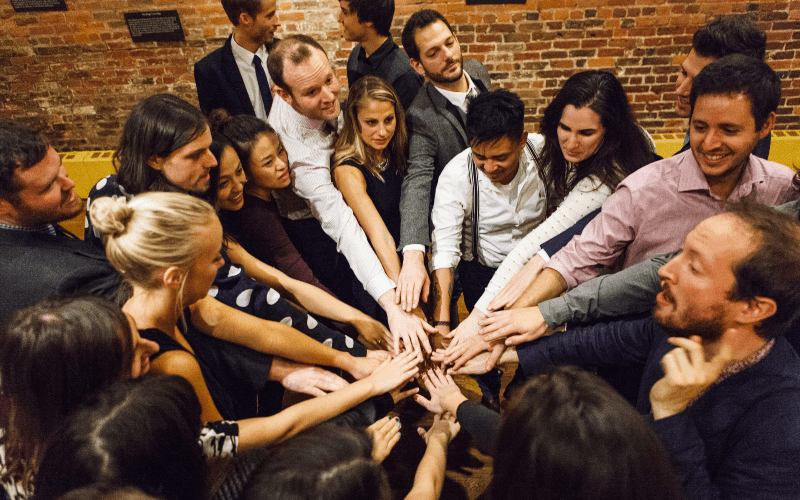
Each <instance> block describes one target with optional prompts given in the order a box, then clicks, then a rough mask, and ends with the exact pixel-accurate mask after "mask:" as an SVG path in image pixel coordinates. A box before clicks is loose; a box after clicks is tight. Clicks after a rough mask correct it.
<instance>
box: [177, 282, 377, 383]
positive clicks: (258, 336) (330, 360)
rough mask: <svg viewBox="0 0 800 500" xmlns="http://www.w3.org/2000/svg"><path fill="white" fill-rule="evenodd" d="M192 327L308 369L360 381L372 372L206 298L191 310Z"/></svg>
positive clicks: (360, 362)
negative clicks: (322, 369)
mask: <svg viewBox="0 0 800 500" xmlns="http://www.w3.org/2000/svg"><path fill="white" fill-rule="evenodd" d="M190 309H191V311H192V324H193V325H194V326H195V327H197V329H198V330H200V331H201V332H203V333H205V334H207V335H211V336H213V337H217V338H220V339H223V340H227V341H228V342H233V343H236V344H240V345H243V346H245V347H249V348H250V349H253V350H255V351H259V352H263V353H265V354H272V355H275V356H280V357H282V358H286V359H290V360H293V361H297V362H300V363H306V364H309V365H322V366H333V367H335V368H339V369H342V370H345V371H347V372H349V373H350V374H352V375H353V376H354V377H356V378H358V379H361V378H364V377H366V376H367V375H369V374H370V373H371V372H372V369H373V368H374V366H373V363H372V360H370V359H368V358H356V357H354V356H352V355H350V354H349V353H346V352H339V351H337V350H335V349H332V348H330V347H328V346H326V345H323V344H321V343H319V342H317V341H315V340H313V339H311V338H310V337H308V336H306V335H303V334H302V333H300V332H299V331H297V330H295V329H294V328H292V327H289V326H286V325H284V324H281V323H276V322H274V321H266V320H263V319H259V318H256V317H254V316H251V315H249V314H247V313H244V312H242V311H239V310H237V309H234V308H232V307H228V306H226V305H224V304H222V303H220V302H219V301H217V300H216V299H214V298H212V297H209V296H206V297H204V298H202V299H200V300H199V301H197V302H195V303H194V304H192V305H191V306H190Z"/></svg>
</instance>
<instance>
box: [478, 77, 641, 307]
mask: <svg viewBox="0 0 800 500" xmlns="http://www.w3.org/2000/svg"><path fill="white" fill-rule="evenodd" d="M541 134H542V135H543V136H544V138H545V142H544V146H543V147H542V150H541V151H540V153H539V162H538V169H539V176H540V177H541V179H542V181H543V182H544V186H545V192H546V207H547V215H548V217H547V219H546V220H545V221H544V222H543V223H542V224H540V225H539V226H538V227H537V228H536V229H535V230H534V231H532V232H531V233H529V234H528V236H526V237H525V238H524V239H523V240H522V241H521V242H520V243H519V245H517V246H516V247H515V248H514V250H513V251H512V252H511V253H510V254H508V256H507V257H506V258H505V260H504V261H503V264H502V265H501V266H500V268H499V269H498V270H497V271H496V272H495V275H494V277H493V278H492V280H491V282H490V283H489V285H488V286H487V287H486V292H485V293H484V294H483V296H482V297H481V299H480V300H479V301H478V307H481V309H485V308H486V307H487V306H488V304H489V302H490V301H491V302H492V305H491V306H490V309H493V310H495V309H502V308H503V307H504V306H506V305H510V304H512V303H514V301H515V300H516V299H517V298H518V297H519V295H520V294H521V293H522V291H524V290H525V288H527V286H528V285H529V284H530V282H531V281H532V280H533V278H535V276H536V272H538V269H539V268H538V266H536V265H535V263H532V264H531V266H528V267H526V266H525V265H526V263H528V262H529V261H530V260H531V257H533V256H534V255H536V253H537V252H538V251H539V250H540V249H541V244H542V243H544V242H545V241H547V240H548V239H550V238H552V237H553V236H556V235H557V234H559V233H561V232H562V231H564V230H565V229H567V228H569V227H571V226H572V225H574V224H575V223H576V222H578V221H579V220H580V219H581V218H583V217H584V216H586V215H588V214H589V213H591V212H592V211H594V210H597V209H599V208H600V206H601V205H602V204H603V202H604V201H605V199H606V198H608V197H609V196H610V195H611V193H613V192H614V189H615V188H616V186H617V184H619V183H620V181H622V180H623V179H624V178H625V177H627V176H628V175H630V174H631V173H633V172H635V171H636V170H638V169H639V168H641V167H643V166H644V165H647V164H648V163H651V162H652V161H654V160H655V159H656V156H655V146H654V144H653V143H652V139H650V137H649V135H648V134H647V132H645V131H644V129H642V128H641V127H640V126H639V125H638V124H637V123H636V118H635V117H634V115H633V111H632V110H631V107H630V104H628V96H627V95H626V94H625V90H624V89H623V88H622V85H621V84H620V83H619V80H617V79H616V77H615V76H614V75H612V74H611V73H608V72H605V71H585V72H582V73H577V74H575V75H573V76H572V77H570V78H569V79H568V80H567V81H566V83H565V84H564V86H563V87H562V88H561V90H560V91H559V92H558V94H556V96H555V98H553V101H552V102H551V103H550V104H549V105H548V106H547V108H546V109H545V111H544V116H543V117H542V122H541ZM495 296H498V297H497V299H495ZM492 299H495V300H492Z"/></svg>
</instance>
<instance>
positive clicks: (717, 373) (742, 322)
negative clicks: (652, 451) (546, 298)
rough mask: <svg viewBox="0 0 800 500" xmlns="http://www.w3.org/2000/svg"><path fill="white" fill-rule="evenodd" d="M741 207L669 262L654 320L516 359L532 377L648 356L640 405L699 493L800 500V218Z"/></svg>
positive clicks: (601, 329) (707, 226)
mask: <svg viewBox="0 0 800 500" xmlns="http://www.w3.org/2000/svg"><path fill="white" fill-rule="evenodd" d="M729 208H730V211H729V212H728V213H725V214H721V215H717V216H714V217H711V218H709V219H707V220H705V221H703V222H702V223H700V224H699V225H698V226H697V227H696V228H695V229H694V230H693V231H692V232H691V233H689V235H688V236H687V238H686V243H685V245H684V247H683V250H682V251H681V253H680V254H679V255H678V256H677V257H675V258H674V259H672V260H670V261H669V262H668V263H667V264H665V265H664V266H663V267H662V268H661V269H660V270H659V276H660V278H661V288H662V291H661V292H660V293H659V294H658V295H657V297H656V306H655V307H654V309H653V315H652V318H650V317H648V318H644V319H640V320H635V321H619V322H615V323H608V324H597V325H594V326H589V327H580V328H576V329H570V330H568V331H566V332H564V333H561V334H555V335H552V336H549V337H545V338H541V339H537V340H534V341H531V342H527V343H523V344H520V345H519V346H517V350H516V356H513V355H511V356H508V358H510V359H512V360H513V358H514V357H517V358H518V361H519V363H520V367H521V368H522V369H523V370H524V372H525V375H526V376H528V377H530V376H535V375H537V374H539V373H542V372H543V371H546V370H547V369H548V368H549V367H550V366H553V365H564V364H576V365H583V366H596V367H601V366H627V365H629V364H632V363H636V362H644V363H645V371H644V376H643V378H642V383H641V386H640V390H639V399H638V404H637V407H638V410H639V411H640V412H641V413H642V414H645V415H648V414H652V419H653V426H654V428H655V429H656V431H657V433H658V434H659V435H660V437H661V439H662V441H663V443H664V445H665V447H666V448H667V449H668V450H669V452H670V454H671V455H672V459H673V462H674V464H675V467H676V472H677V473H678V474H679V476H680V479H681V481H682V482H683V487H684V492H685V494H686V496H687V498H693V499H701V498H748V499H752V498H764V499H767V498H770V499H775V498H787V499H788V498H796V495H797V492H798V491H800V476H798V474H797V470H799V469H798V467H800V377H799V376H798V374H800V358H798V356H797V353H795V351H794V350H793V349H792V348H791V346H790V345H789V343H788V342H787V341H786V339H785V338H784V333H785V332H786V330H787V329H788V328H789V327H790V326H791V325H792V323H793V321H794V320H795V319H796V318H797V317H798V311H800V294H799V293H798V291H797V290H798V288H797V287H798V285H797V283H800V281H798V280H800V254H799V253H798V252H797V249H798V248H800V224H798V221H797V220H796V219H794V218H793V217H791V216H789V215H786V214H782V213H779V212H777V211H775V210H773V209H771V208H768V207H765V206H763V205H758V204H755V203H753V202H749V201H745V202H742V203H739V204H734V205H732V206H730V207H729ZM665 334H666V335H665ZM668 336H669V337H668Z"/></svg>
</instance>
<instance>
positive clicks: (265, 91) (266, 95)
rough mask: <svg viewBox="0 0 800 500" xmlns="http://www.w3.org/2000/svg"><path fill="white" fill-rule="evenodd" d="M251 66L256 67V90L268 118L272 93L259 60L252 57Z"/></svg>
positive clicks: (255, 56) (256, 57)
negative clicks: (258, 92)
mask: <svg viewBox="0 0 800 500" xmlns="http://www.w3.org/2000/svg"><path fill="white" fill-rule="evenodd" d="M253 65H255V67H256V80H258V90H260V91H261V100H262V101H263V102H264V113H266V115H267V117H269V110H270V108H272V92H270V89H269V80H267V74H266V73H265V72H264V66H263V65H262V64H261V58H260V57H258V56H257V55H253Z"/></svg>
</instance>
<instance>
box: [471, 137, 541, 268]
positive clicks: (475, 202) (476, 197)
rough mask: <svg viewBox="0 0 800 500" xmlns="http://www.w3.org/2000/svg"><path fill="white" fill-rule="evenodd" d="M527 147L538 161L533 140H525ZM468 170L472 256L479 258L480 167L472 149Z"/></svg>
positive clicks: (532, 157) (533, 158)
mask: <svg viewBox="0 0 800 500" xmlns="http://www.w3.org/2000/svg"><path fill="white" fill-rule="evenodd" d="M525 149H527V150H528V154H529V155H530V157H531V161H535V162H538V161H539V157H538V156H537V155H536V151H534V149H533V144H532V143H531V140H530V139H528V140H526V141H525ZM467 170H469V182H470V183H471V184H472V258H473V259H477V258H478V213H479V212H480V188H479V187H478V167H476V166H475V162H474V161H473V160H472V151H470V152H469V153H468V154H467Z"/></svg>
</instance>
